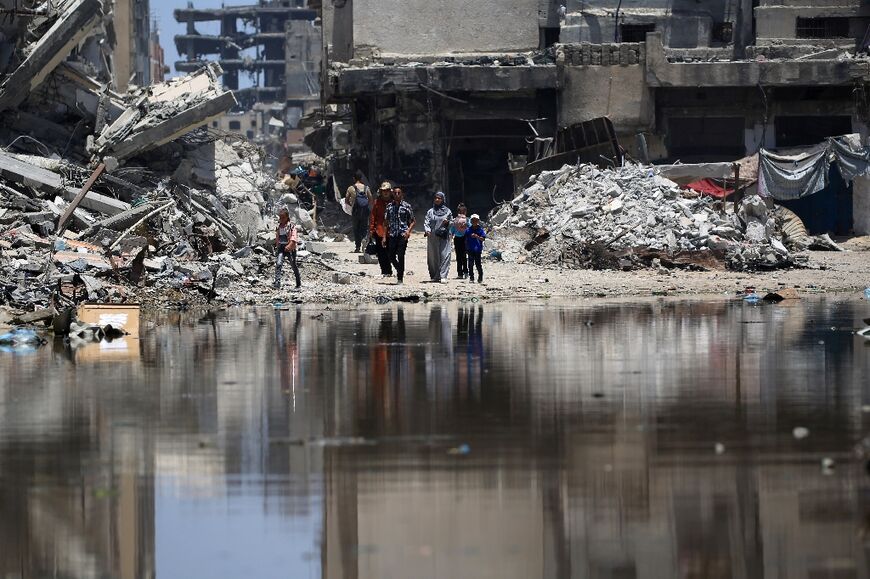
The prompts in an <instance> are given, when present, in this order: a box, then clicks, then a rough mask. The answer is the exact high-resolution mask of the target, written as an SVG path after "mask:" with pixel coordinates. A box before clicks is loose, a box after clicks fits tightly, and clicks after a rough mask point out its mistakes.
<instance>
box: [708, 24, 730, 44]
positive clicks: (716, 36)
mask: <svg viewBox="0 0 870 579" xmlns="http://www.w3.org/2000/svg"><path fill="white" fill-rule="evenodd" d="M733 39H734V25H733V24H732V23H731V22H719V23H718V24H716V25H715V26H713V40H717V41H719V42H724V43H725V44H728V43H730V42H731V41H732V40H733Z"/></svg>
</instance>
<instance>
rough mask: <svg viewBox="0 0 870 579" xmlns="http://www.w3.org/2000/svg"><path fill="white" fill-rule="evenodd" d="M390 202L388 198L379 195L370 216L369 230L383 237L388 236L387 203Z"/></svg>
mask: <svg viewBox="0 0 870 579" xmlns="http://www.w3.org/2000/svg"><path fill="white" fill-rule="evenodd" d="M389 204H390V202H389V201H388V200H386V199H382V198H380V197H378V198H377V199H375V204H374V206H373V207H372V214H371V216H370V217H369V232H371V233H373V234H375V235H377V236H378V237H380V238H381V239H383V238H384V237H386V236H387V220H386V212H387V205H389Z"/></svg>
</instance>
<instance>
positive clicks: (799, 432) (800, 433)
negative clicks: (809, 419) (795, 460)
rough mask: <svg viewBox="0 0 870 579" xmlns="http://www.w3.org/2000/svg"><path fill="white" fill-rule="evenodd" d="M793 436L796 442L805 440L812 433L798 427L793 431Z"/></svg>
mask: <svg viewBox="0 0 870 579" xmlns="http://www.w3.org/2000/svg"><path fill="white" fill-rule="evenodd" d="M791 434H792V436H794V438H795V440H803V439H804V438H806V437H807V436H809V435H810V431H809V429H807V428H804V427H803V426H798V427H796V428H795V429H794V430H792V431H791Z"/></svg>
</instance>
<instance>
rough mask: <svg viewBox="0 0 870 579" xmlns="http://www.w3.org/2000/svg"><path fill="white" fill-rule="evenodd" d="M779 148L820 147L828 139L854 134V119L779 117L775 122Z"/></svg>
mask: <svg viewBox="0 0 870 579" xmlns="http://www.w3.org/2000/svg"><path fill="white" fill-rule="evenodd" d="M773 127H774V130H775V131H776V146H777V147H809V146H811V145H818V144H819V143H821V142H822V141H824V140H825V139H827V138H828V137H838V136H840V135H846V134H848V133H851V132H852V118H851V117H848V116H829V117H822V116H817V117H810V116H806V117H805V116H793V117H786V116H777V117H776V118H775V119H774V121H773Z"/></svg>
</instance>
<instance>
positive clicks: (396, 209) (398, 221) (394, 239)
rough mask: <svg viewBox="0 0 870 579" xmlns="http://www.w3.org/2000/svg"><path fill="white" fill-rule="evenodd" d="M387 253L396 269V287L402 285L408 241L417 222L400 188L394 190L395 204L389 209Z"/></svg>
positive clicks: (387, 216)
mask: <svg viewBox="0 0 870 579" xmlns="http://www.w3.org/2000/svg"><path fill="white" fill-rule="evenodd" d="M386 220H387V235H388V237H387V253H388V255H389V259H390V263H391V264H392V266H393V267H394V268H396V285H402V281H403V278H404V275H405V250H407V249H408V239H409V238H410V237H411V230H412V229H414V225H415V224H416V223H417V221H416V220H415V219H414V210H413V209H412V208H411V205H410V204H409V203H408V202H407V201H405V200H404V194H403V193H402V190H401V189H399V188H396V189H393V202H392V203H390V206H389V207H387V212H386Z"/></svg>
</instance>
